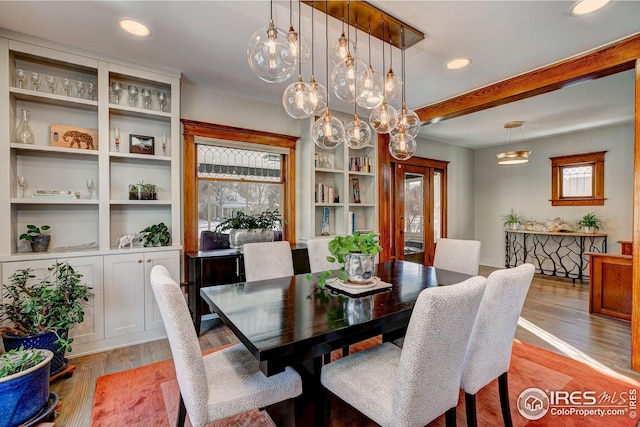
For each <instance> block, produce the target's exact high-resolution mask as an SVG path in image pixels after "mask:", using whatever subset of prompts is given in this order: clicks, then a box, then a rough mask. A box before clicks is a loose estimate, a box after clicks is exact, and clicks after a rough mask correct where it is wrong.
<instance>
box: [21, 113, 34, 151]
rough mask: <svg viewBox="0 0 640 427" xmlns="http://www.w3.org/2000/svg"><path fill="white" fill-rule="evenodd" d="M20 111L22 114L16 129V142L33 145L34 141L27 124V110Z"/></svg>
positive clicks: (31, 131)
mask: <svg viewBox="0 0 640 427" xmlns="http://www.w3.org/2000/svg"><path fill="white" fill-rule="evenodd" d="M20 111H21V112H22V119H20V124H19V125H18V128H17V129H16V141H17V142H19V143H22V144H35V143H36V140H35V137H34V135H33V130H32V129H31V125H30V124H29V110H20Z"/></svg>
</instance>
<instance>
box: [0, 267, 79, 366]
mask: <svg viewBox="0 0 640 427" xmlns="http://www.w3.org/2000/svg"><path fill="white" fill-rule="evenodd" d="M2 288H3V292H2V296H3V302H2V303H1V304H0V324H2V325H4V326H0V332H2V342H3V345H4V349H5V350H10V349H17V348H20V347H24V348H44V349H48V350H50V351H52V352H53V353H54V358H53V360H52V362H51V375H55V374H57V373H59V372H61V371H62V370H63V369H64V368H65V367H66V364H67V361H66V359H65V358H64V354H65V352H67V351H71V343H72V342H73V338H71V337H69V329H71V328H72V327H73V326H75V325H76V324H79V323H82V321H83V320H84V308H85V305H84V303H85V301H88V297H89V290H90V288H89V287H88V286H87V285H86V284H85V283H83V282H82V274H80V273H78V272H76V271H75V270H74V269H73V268H72V267H71V265H69V263H68V262H61V263H55V264H53V265H52V266H51V267H49V269H48V274H47V275H46V277H44V278H42V279H38V278H36V276H35V275H34V271H33V269H31V268H26V269H23V270H17V271H16V272H14V273H13V274H12V275H11V276H10V277H9V281H8V283H5V284H3V285H2Z"/></svg>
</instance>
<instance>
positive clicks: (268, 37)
mask: <svg viewBox="0 0 640 427" xmlns="http://www.w3.org/2000/svg"><path fill="white" fill-rule="evenodd" d="M247 61H248V62H249V67H251V70H252V71H253V72H254V73H255V75H256V76H258V78H260V79H261V80H264V81H265V82H268V83H282V82H283V81H285V80H287V79H289V78H290V77H291V76H292V75H293V73H295V71H296V70H295V68H296V65H297V63H298V62H297V59H296V57H295V56H291V52H290V51H289V43H288V39H287V33H285V32H284V31H283V30H281V29H280V28H277V27H276V26H275V25H274V23H273V20H271V21H269V26H268V27H267V28H261V29H259V30H258V31H256V32H255V33H253V35H252V36H251V38H250V39H249V46H248V48H247Z"/></svg>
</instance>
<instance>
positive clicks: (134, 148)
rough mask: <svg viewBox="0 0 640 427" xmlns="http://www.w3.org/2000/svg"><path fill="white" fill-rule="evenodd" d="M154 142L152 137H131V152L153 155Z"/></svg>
mask: <svg viewBox="0 0 640 427" xmlns="http://www.w3.org/2000/svg"><path fill="white" fill-rule="evenodd" d="M154 140H155V138H154V137H152V136H145V135H129V152H130V153H132V154H149V155H153V146H154Z"/></svg>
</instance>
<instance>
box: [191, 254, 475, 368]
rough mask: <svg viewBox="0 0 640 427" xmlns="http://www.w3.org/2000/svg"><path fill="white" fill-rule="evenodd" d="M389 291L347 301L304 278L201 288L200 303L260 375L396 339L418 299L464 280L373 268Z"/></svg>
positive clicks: (421, 270)
mask: <svg viewBox="0 0 640 427" xmlns="http://www.w3.org/2000/svg"><path fill="white" fill-rule="evenodd" d="M375 275H376V276H377V277H379V278H380V279H381V280H382V281H384V282H387V283H391V284H392V285H393V286H391V288H387V289H383V290H381V291H379V292H375V293H370V292H369V293H365V294H363V296H359V297H351V296H348V295H344V294H341V293H338V292H335V291H332V290H331V289H329V287H325V288H324V289H321V288H320V287H319V286H318V280H317V277H316V275H312V277H311V280H310V279H309V277H308V275H307V274H299V275H296V276H291V277H285V278H279V279H271V280H262V281H255V282H243V283H235V284H228V285H218V286H211V287H205V288H202V289H201V290H200V294H201V296H202V298H204V300H205V301H206V302H207V303H208V304H209V306H210V308H211V310H212V311H214V312H215V313H217V314H218V316H219V317H220V319H221V320H222V321H223V322H224V323H225V324H226V325H227V326H228V327H229V328H230V329H231V330H232V331H233V333H234V334H235V335H236V336H237V337H238V339H239V340H240V342H242V343H243V344H244V345H245V346H246V347H247V349H249V351H250V352H251V353H252V354H253V355H254V356H255V357H256V359H257V360H258V361H259V362H260V369H261V370H262V372H264V374H265V375H267V376H269V375H274V374H277V373H278V372H282V371H283V370H284V368H285V367H286V366H290V365H295V364H296V363H300V362H303V361H305V360H313V359H315V358H318V357H320V356H323V355H325V354H328V353H330V352H331V351H332V350H336V349H341V348H344V347H346V346H348V345H349V344H353V343H356V342H359V341H362V340H364V339H367V338H370V337H374V336H377V335H380V334H382V335H383V337H384V338H385V339H387V340H388V339H395V338H399V337H401V336H404V332H405V331H406V328H407V326H408V324H409V319H410V317H411V312H412V310H413V306H414V304H415V301H416V298H417V297H418V294H419V293H420V292H421V291H422V290H423V289H426V288H429V287H434V286H442V285H450V284H455V283H459V282H462V281H464V280H466V279H468V278H469V277H471V276H469V275H466V274H461V273H457V272H452V271H447V270H441V269H437V268H434V267H427V266H424V265H421V264H415V263H411V262H406V261H391V262H385V263H381V264H378V265H377V266H376V272H375Z"/></svg>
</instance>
